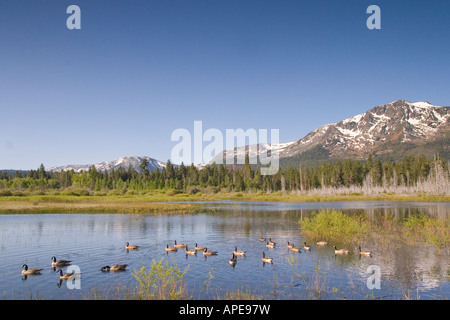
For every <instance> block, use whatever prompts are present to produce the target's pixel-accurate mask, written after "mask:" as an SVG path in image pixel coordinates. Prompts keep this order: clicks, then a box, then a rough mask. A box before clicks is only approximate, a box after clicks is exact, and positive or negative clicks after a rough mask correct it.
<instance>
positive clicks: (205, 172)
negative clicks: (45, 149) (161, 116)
mask: <svg viewBox="0 0 450 320" xmlns="http://www.w3.org/2000/svg"><path fill="white" fill-rule="evenodd" d="M425 183H429V184H432V185H437V187H438V188H439V190H441V189H443V190H444V191H445V192H447V193H448V188H447V187H448V183H449V168H448V164H447V162H446V160H445V159H444V158H442V157H438V156H433V157H431V158H428V157H426V156H424V155H420V156H417V157H413V156H409V157H405V158H403V160H402V161H398V162H393V161H382V160H380V159H374V158H373V157H372V156H371V155H370V156H369V157H368V159H367V160H364V161H360V160H342V161H328V162H323V163H321V164H318V165H316V166H308V167H303V166H301V165H299V166H298V167H289V168H282V169H280V170H279V171H278V173H277V174H275V175H271V176H263V175H261V172H260V170H259V169H257V168H253V167H252V166H250V164H249V161H248V157H247V158H246V162H245V164H244V165H241V166H239V167H233V168H230V167H227V166H225V165H216V164H211V165H207V166H206V167H204V168H202V169H198V168H197V167H195V166H194V165H190V166H185V165H184V164H181V165H180V166H175V165H173V164H171V162H170V161H168V162H167V165H166V167H165V168H163V169H162V170H155V171H149V170H148V169H147V163H146V160H143V162H142V163H141V165H140V169H139V170H135V169H133V168H132V167H129V168H128V169H125V168H122V167H120V168H118V169H117V170H110V171H107V172H106V171H97V170H96V169H95V167H94V166H92V167H91V168H90V169H89V170H88V171H87V172H81V173H75V172H74V171H73V170H71V171H62V172H49V171H46V170H45V167H44V165H41V166H40V168H38V169H37V170H31V171H29V172H28V173H26V174H23V173H21V172H15V173H13V174H11V173H6V172H0V195H3V196H7V195H15V194H16V195H20V194H21V192H22V193H24V192H25V193H26V192H34V193H38V194H39V193H51V192H55V193H62V192H64V194H78V195H92V194H108V193H112V194H125V193H127V192H129V193H133V192H145V191H150V190H155V189H158V190H174V191H180V192H184V193H197V192H200V191H201V192H211V193H218V192H243V191H249V192H267V193H271V192H277V191H281V192H282V193H286V192H297V193H302V192H309V191H313V190H321V189H322V190H325V189H326V190H330V189H331V190H341V189H343V188H348V189H349V188H356V189H355V190H362V188H364V190H365V192H366V193H367V192H370V190H375V189H376V190H378V191H377V192H379V191H380V190H382V189H383V188H384V189H385V190H386V189H389V190H395V188H398V187H403V188H418V187H420V188H424V186H425ZM358 188H359V189H358ZM427 188H428V187H427ZM433 190H434V189H432V188H431V189H430V190H426V191H427V192H431V193H433V192H434V191H433ZM423 191H425V190H423ZM439 193H442V192H441V191H439Z"/></svg>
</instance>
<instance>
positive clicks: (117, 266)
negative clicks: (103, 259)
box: [100, 264, 128, 271]
mask: <svg viewBox="0 0 450 320" xmlns="http://www.w3.org/2000/svg"><path fill="white" fill-rule="evenodd" d="M127 267H128V265H127V264H113V265H112V266H111V267H110V266H104V267H102V268H101V269H100V270H102V271H125V270H126V268H127Z"/></svg>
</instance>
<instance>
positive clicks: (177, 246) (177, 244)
mask: <svg viewBox="0 0 450 320" xmlns="http://www.w3.org/2000/svg"><path fill="white" fill-rule="evenodd" d="M174 247H175V248H177V249H179V248H186V245H185V244H184V243H177V240H175V245H174Z"/></svg>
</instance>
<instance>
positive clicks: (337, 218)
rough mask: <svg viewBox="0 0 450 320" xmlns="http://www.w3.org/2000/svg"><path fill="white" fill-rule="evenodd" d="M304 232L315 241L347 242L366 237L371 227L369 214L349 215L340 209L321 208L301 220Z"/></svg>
mask: <svg viewBox="0 0 450 320" xmlns="http://www.w3.org/2000/svg"><path fill="white" fill-rule="evenodd" d="M299 223H300V228H301V231H302V233H304V234H306V235H307V236H308V238H310V239H312V240H314V241H322V240H324V241H334V242H340V243H346V242H350V241H358V240H360V239H361V238H362V237H364V236H365V235H366V234H367V233H368V231H369V227H370V223H369V222H368V219H367V216H366V215H363V214H355V215H349V214H345V213H343V212H342V211H340V210H335V209H332V210H319V211H317V212H314V213H313V214H312V217H311V218H305V219H303V220H300V222H299Z"/></svg>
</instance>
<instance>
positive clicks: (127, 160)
mask: <svg viewBox="0 0 450 320" xmlns="http://www.w3.org/2000/svg"><path fill="white" fill-rule="evenodd" d="M143 159H147V162H148V164H147V168H148V169H149V170H150V171H153V170H156V169H159V170H161V169H162V168H164V167H165V166H166V163H164V162H162V161H159V160H156V159H153V158H150V157H148V156H125V157H120V158H118V159H116V160H112V161H103V162H100V163H96V164H73V165H66V166H60V167H53V168H50V169H48V171H54V172H60V171H70V170H73V171H75V172H81V171H85V172H86V171H89V169H90V168H91V167H92V166H94V167H95V169H96V170H97V171H110V170H113V169H114V170H117V169H118V168H119V167H122V168H124V169H128V167H132V168H133V169H134V170H136V171H138V172H139V171H140V170H141V169H140V165H141V162H142V160H143Z"/></svg>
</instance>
